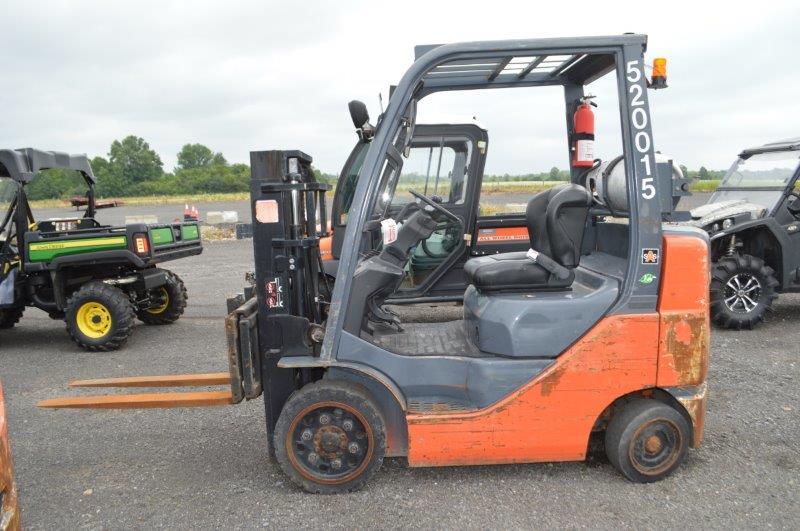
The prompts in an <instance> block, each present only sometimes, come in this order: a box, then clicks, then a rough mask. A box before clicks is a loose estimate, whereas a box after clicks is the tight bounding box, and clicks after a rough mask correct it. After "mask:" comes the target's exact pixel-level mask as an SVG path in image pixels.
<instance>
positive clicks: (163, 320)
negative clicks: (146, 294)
mask: <svg viewBox="0 0 800 531" xmlns="http://www.w3.org/2000/svg"><path fill="white" fill-rule="evenodd" d="M165 273H166V277H167V282H166V284H164V285H163V286H161V287H159V288H156V289H154V290H152V291H151V292H150V298H151V300H152V301H153V305H151V306H150V307H149V308H142V309H139V310H137V311H136V317H138V318H139V320H140V321H142V322H143V323H145V324H149V325H164V324H171V323H174V322H175V321H177V320H178V318H180V316H181V315H183V311H184V310H185V309H186V301H187V300H188V299H189V294H188V293H187V291H186V286H184V284H183V280H181V277H179V276H178V275H176V274H175V273H173V272H172V271H165Z"/></svg>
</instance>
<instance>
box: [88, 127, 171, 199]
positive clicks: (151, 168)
mask: <svg viewBox="0 0 800 531" xmlns="http://www.w3.org/2000/svg"><path fill="white" fill-rule="evenodd" d="M104 160H105V159H101V158H99V157H95V159H94V160H93V161H92V162H93V164H94V163H95V162H97V168H95V167H94V166H93V167H92V169H93V170H94V171H95V174H96V175H98V187H97V188H98V194H99V195H102V196H124V195H134V194H136V193H138V188H139V187H140V186H141V185H142V183H146V182H149V181H154V180H157V179H159V178H160V177H161V176H162V175H164V163H163V162H161V157H159V156H158V153H156V152H155V151H154V150H152V149H150V144H148V143H147V142H146V141H145V140H144V139H143V138H140V137H138V136H134V135H129V136H126V137H125V138H123V139H122V140H115V141H114V142H112V144H111V149H110V150H109V152H108V162H107V163H104ZM98 173H99V174H98ZM101 176H102V178H101Z"/></svg>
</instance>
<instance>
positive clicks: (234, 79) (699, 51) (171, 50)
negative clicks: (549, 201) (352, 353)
mask: <svg viewBox="0 0 800 531" xmlns="http://www.w3.org/2000/svg"><path fill="white" fill-rule="evenodd" d="M0 4H1V5H2V9H1V10H0V17H2V19H3V24H2V28H3V29H2V32H0V56H1V57H2V62H0V65H1V66H2V78H0V79H2V82H1V86H0V108H1V109H2V111H3V125H2V127H0V147H27V146H34V147H38V148H43V149H53V150H61V151H70V152H75V153H83V152H85V153H88V154H89V155H91V156H94V155H104V156H105V155H106V153H107V152H108V147H109V145H110V143H111V141H112V140H114V139H118V138H122V137H124V136H126V135H128V134H135V135H138V136H141V137H143V138H145V139H146V140H147V141H148V142H149V143H150V145H151V147H153V148H154V149H155V150H156V151H157V152H158V153H159V154H160V155H161V157H162V160H163V161H164V163H165V169H166V170H171V168H172V167H173V165H174V164H175V158H176V157H175V155H176V153H177V152H178V150H179V149H180V147H181V146H182V145H183V144H185V143H189V142H191V143H194V142H200V143H203V144H205V145H207V146H209V147H210V148H212V149H214V150H216V151H221V152H223V153H224V154H225V156H226V157H227V158H228V160H229V161H232V162H247V161H248V159H249V155H248V153H249V151H251V150H256V149H279V148H299V149H302V150H304V151H306V152H307V153H310V154H311V155H313V157H314V159H315V165H316V166H317V167H319V168H320V169H322V170H323V171H326V172H338V170H339V168H340V166H341V165H342V163H343V162H344V160H345V158H346V157H347V154H348V152H349V151H350V149H351V147H352V145H353V143H354V140H355V134H354V132H353V129H352V124H351V122H350V119H349V116H348V114H347V107H346V104H347V102H348V101H349V100H351V99H361V100H363V101H364V102H366V103H367V104H368V106H369V108H370V110H371V112H372V115H373V117H376V116H377V114H378V112H379V110H378V97H377V95H378V93H379V92H383V94H384V98H386V96H387V92H388V86H389V85H390V84H394V83H396V82H397V81H398V80H399V79H400V77H401V75H402V74H403V72H404V71H405V69H406V68H407V67H408V66H409V65H410V64H411V62H412V61H413V48H414V45H416V44H424V43H443V42H456V41H468V40H485V39H511V38H533V37H553V36H579V35H609V34H618V33H623V32H628V31H632V32H637V33H647V34H648V35H649V36H650V41H649V50H648V54H647V57H648V59H650V60H652V58H653V57H657V56H666V57H667V58H668V59H669V85H670V87H669V89H667V90H663V91H658V92H653V91H651V108H652V115H653V123H654V138H655V145H656V148H657V149H659V150H660V151H662V152H665V153H669V154H670V155H672V156H673V157H674V158H675V159H676V160H677V161H679V162H681V163H683V164H686V165H687V166H689V167H691V168H696V167H699V165H701V164H705V165H706V166H708V167H710V168H727V166H728V165H729V164H730V162H732V160H733V157H734V156H735V154H736V153H737V152H738V150H740V149H741V148H743V147H747V146H750V145H755V144H760V143H764V142H766V141H771V140H775V139H780V138H786V137H791V136H800V126H798V125H796V124H797V122H798V119H800V97H798V87H800V66H798V65H800V61H798V55H797V53H798V51H800V31H798V27H797V24H798V20H799V19H800V4H798V3H797V2H785V3H784V2H768V1H762V2H758V3H753V4H751V5H750V7H748V8H747V9H746V10H743V9H740V8H739V7H736V6H738V5H740V3H738V2H737V3H734V2H724V3H722V2H720V3H718V4H717V3H711V2H700V1H694V2H690V3H686V4H681V3H679V2H666V1H663V2H639V1H628V2H610V1H602V2H600V1H597V0H595V1H592V2H575V1H572V2H534V1H525V2H501V1H498V0H493V1H485V0H483V1H480V2H469V1H465V0H459V1H456V2H440V1H432V0H428V1H425V2H416V1H409V0H403V1H400V2H378V1H374V0H373V1H371V2H349V1H344V0H337V1H335V2H333V1H325V2H323V1H320V2H312V1H308V0H307V1H304V2H280V3H278V2H266V1H260V2H244V1H242V2H237V1H225V2H222V1H220V2H202V1H191V2H190V1H186V2H169V1H165V0H160V1H153V2H149V1H142V0H139V1H135V2H134V1H131V2H125V1H113V2H109V1H108V0H98V1H79V0H71V1H63V2H38V1H32V0H28V1H22V0H16V1H13V2H12V1H9V0H1V2H0ZM398 6H401V8H400V9H398ZM592 92H595V93H597V94H598V103H599V105H600V108H599V112H598V141H599V146H598V154H599V155H601V156H602V157H603V158H612V157H614V156H615V155H616V154H617V153H614V152H611V151H619V148H618V145H619V144H618V138H616V137H614V135H617V134H618V133H616V131H617V130H618V110H617V109H616V95H615V93H614V91H613V82H612V81H611V80H610V79H605V80H602V81H601V82H600V83H598V87H597V88H596V90H595V89H593V90H592ZM562 105H563V99H562V96H561V93H560V92H559V91H558V90H556V89H553V90H548V89H541V90H539V89H537V90H519V89H517V90H502V91H484V92H469V93H464V94H456V95H453V94H438V95H434V96H432V97H431V98H429V99H428V100H427V101H426V100H423V102H422V103H421V104H420V121H425V117H426V116H429V117H431V116H438V115H440V114H446V115H453V114H456V115H460V116H464V117H466V118H467V119H468V118H470V117H472V116H476V117H477V118H478V121H479V122H480V123H481V124H483V125H484V126H485V127H486V128H487V129H488V130H489V135H490V150H489V159H488V162H487V172H490V173H505V172H508V173H527V172H530V171H542V170H547V169H549V168H550V167H551V166H553V165H556V166H560V167H562V168H564V167H566V166H567V161H566V152H565V148H564V142H565V140H564V139H563V136H561V135H563V132H564V123H563V114H562V113H563V111H562V107H561V106H562ZM612 138H613V140H612Z"/></svg>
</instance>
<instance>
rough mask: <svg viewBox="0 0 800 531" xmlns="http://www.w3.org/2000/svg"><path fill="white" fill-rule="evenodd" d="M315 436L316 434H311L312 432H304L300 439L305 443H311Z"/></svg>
mask: <svg viewBox="0 0 800 531" xmlns="http://www.w3.org/2000/svg"><path fill="white" fill-rule="evenodd" d="M313 436H314V434H313V433H311V430H303V433H302V434H301V435H300V438H301V439H303V440H304V441H310V440H311V438H312V437H313Z"/></svg>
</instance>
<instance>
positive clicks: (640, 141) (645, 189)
mask: <svg viewBox="0 0 800 531" xmlns="http://www.w3.org/2000/svg"><path fill="white" fill-rule="evenodd" d="M641 63H642V61H640V60H639V59H634V60H633V61H628V62H627V64H626V65H625V76H626V79H627V80H628V83H630V86H629V87H628V105H629V107H630V116H629V119H630V122H631V127H632V129H633V145H634V148H635V149H636V155H635V157H636V159H637V160H638V161H639V162H641V163H642V164H644V176H643V177H642V179H641V182H640V183H639V185H640V186H639V188H641V190H642V198H643V199H653V198H654V197H655V196H656V187H655V184H654V180H655V179H654V177H653V168H654V166H655V164H654V161H653V160H651V153H650V150H651V148H652V145H653V139H652V138H651V136H650V131H649V130H648V125H649V124H650V116H649V114H648V109H647V105H645V102H644V91H645V89H644V88H643V87H644V83H642V79H644V72H643V70H642V64H641Z"/></svg>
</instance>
